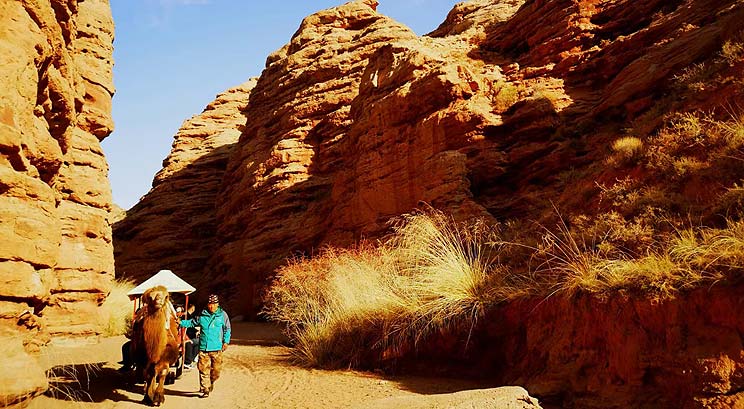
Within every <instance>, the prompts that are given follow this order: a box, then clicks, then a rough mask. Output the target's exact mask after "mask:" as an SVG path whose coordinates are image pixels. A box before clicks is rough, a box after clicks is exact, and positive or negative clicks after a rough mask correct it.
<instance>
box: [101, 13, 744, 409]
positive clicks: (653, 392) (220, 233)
mask: <svg viewBox="0 0 744 409" xmlns="http://www.w3.org/2000/svg"><path fill="white" fill-rule="evenodd" d="M375 7H376V2H375V1H356V2H352V3H349V4H346V5H344V6H340V7H337V8H333V9H330V10H325V11H321V12H319V13H316V14H314V15H312V16H309V17H307V18H306V19H305V20H304V21H303V22H302V24H301V26H300V28H299V29H298V31H297V32H296V33H295V35H294V36H293V37H292V39H291V40H290V42H289V43H288V44H287V45H286V46H285V47H283V48H282V49H280V50H278V51H277V52H276V53H274V54H272V55H271V56H269V58H268V59H267V65H266V69H265V70H264V72H263V74H262V75H261V77H260V78H259V79H258V80H257V82H256V84H255V88H253V89H252V90H250V100H248V95H246V96H244V101H245V102H244V103H241V104H237V105H236V106H235V107H233V108H232V109H235V111H233V113H232V115H233V116H232V119H231V120H230V121H225V122H223V123H222V124H223V125H219V126H223V128H220V129H222V130H220V129H218V128H214V129H213V130H211V131H210V134H212V133H215V134H218V133H219V132H222V131H224V132H229V133H230V134H231V135H232V136H233V138H234V139H232V141H231V142H230V143H225V144H224V145H219V147H217V148H216V149H214V150H211V149H205V147H208V146H209V144H204V145H202V143H203V142H202V141H208V140H209V138H208V137H207V138H201V139H200V138H192V137H191V136H190V132H191V131H188V130H189V129H190V128H189V125H188V124H186V125H185V127H184V128H183V129H182V131H181V132H179V134H178V135H177V136H176V141H175V142H174V150H173V151H172V153H171V156H169V159H167V160H166V169H164V170H163V172H161V173H160V174H159V176H158V177H157V178H156V181H155V183H154V187H153V190H152V191H151V192H150V194H148V196H146V197H145V199H144V200H143V201H142V202H140V203H139V204H138V205H137V206H135V208H133V209H132V210H130V212H129V214H128V216H127V219H125V220H124V221H122V222H121V223H119V224H118V225H117V226H116V227H115V239H116V247H117V260H116V263H117V269H118V270H119V271H126V272H127V273H129V274H135V275H136V274H143V275H147V274H148V273H149V272H151V271H154V270H156V269H158V268H161V267H171V268H172V269H174V270H179V269H180V271H179V273H181V274H184V275H186V276H187V277H200V276H201V277H202V281H201V283H208V285H207V286H206V287H208V288H210V289H212V290H216V291H218V292H220V293H222V294H223V295H224V296H225V299H226V300H227V303H228V304H229V307H228V308H230V309H231V311H233V314H242V313H247V314H254V313H255V312H256V311H257V309H258V308H259V307H260V301H261V300H260V294H261V291H262V289H263V287H264V286H265V285H266V279H267V278H268V277H270V276H271V274H272V272H273V271H274V269H275V268H276V267H277V266H278V265H280V264H281V263H283V262H284V260H285V259H286V258H287V257H288V256H291V255H292V254H296V253H298V252H303V253H306V254H309V253H312V251H313V250H314V249H317V248H318V247H320V246H323V245H337V246H343V245H346V244H349V243H351V242H353V241H354V240H356V239H359V238H361V237H368V238H369V237H377V236H379V235H380V234H382V233H384V232H385V230H386V223H387V222H388V220H389V219H390V218H391V217H394V216H397V215H400V214H401V213H405V212H409V211H411V210H413V209H415V208H417V207H420V206H422V205H423V204H424V203H427V204H430V205H432V206H434V207H436V208H439V209H442V210H445V211H447V212H449V213H451V214H454V215H455V216H456V217H457V218H460V219H466V218H471V217H475V216H477V217H483V218H486V219H489V220H492V221H502V220H509V219H533V220H534V219H537V220H540V219H541V218H543V217H545V216H546V214H552V213H553V212H554V210H553V206H554V205H555V206H556V207H559V208H560V209H561V210H564V211H566V209H567V211H568V212H571V213H577V214H590V215H591V214H593V213H600V212H603V211H608V210H612V211H618V212H620V213H621V214H622V217H625V218H627V219H628V220H635V219H634V218H636V217H638V216H639V215H640V214H641V213H642V212H643V211H645V210H648V209H656V210H659V209H661V211H666V212H670V213H674V214H686V215H691V216H690V217H691V218H695V219H697V218H699V219H701V220H707V221H713V223H715V220H718V221H720V218H721V215H722V214H729V213H728V212H729V211H732V210H734V211H739V210H740V206H741V205H740V203H741V201H739V202H736V201H735V200H733V202H732V203H734V204H733V206H734V207H731V206H732V205H731V203H727V202H726V201H727V200H729V201H731V200H730V199H731V197H730V195H729V193H730V192H732V191H736V186H738V185H737V184H738V183H740V181H741V180H742V179H744V169H743V168H741V166H740V163H739V162H740V160H741V158H740V156H736V155H739V154H737V153H735V155H734V156H731V155H728V157H727V156H726V155H724V156H720V157H717V158H714V157H713V156H710V152H712V151H713V150H715V149H718V148H717V147H716V146H714V145H715V144H712V143H710V142H709V141H705V140H701V138H703V137H701V135H703V134H700V133H698V134H695V135H692V137H691V142H690V143H691V144H693V145H690V146H682V147H680V148H679V152H682V153H683V154H684V155H688V156H684V157H682V156H680V158H679V159H680V161H678V162H674V166H672V168H674V167H675V166H680V167H682V168H680V169H681V170H680V169H677V170H676V171H677V172H678V174H676V175H671V176H670V175H669V174H666V173H664V171H662V170H659V169H660V168H661V167H664V166H668V164H665V163H666V162H664V161H667V162H668V161H669V160H670V159H669V158H668V156H669V154H668V152H667V151H665V150H664V149H666V148H665V147H664V146H663V144H664V142H663V141H664V139H663V133H664V132H665V129H667V128H670V127H671V128H674V127H675V126H677V125H675V121H674V120H670V118H676V117H675V115H679V114H680V113H685V112H695V111H700V112H707V113H708V114H709V115H710V118H709V119H705V121H708V122H705V121H703V123H708V124H713V123H714V122H715V121H718V123H720V121H725V120H727V119H726V118H727V116H731V115H732V114H731V113H730V112H727V111H730V110H731V107H734V109H740V107H742V106H744V93H743V92H742V89H744V88H742V87H741V78H743V77H744V61H743V59H742V57H743V56H744V53H743V52H739V54H737V52H736V51H731V47H729V49H728V51H726V50H727V48H726V47H727V45H726V44H734V45H736V44H739V46H741V44H743V43H744V34H743V33H742V29H741V25H740V23H739V22H740V21H742V19H744V5H742V4H741V3H740V2H735V1H723V0H719V1H708V0H686V1H685V0H677V1H673V2H662V1H656V0H647V1H645V0H644V1H635V2H629V1H609V0H607V1H601V0H600V1H580V0H551V1H527V2H521V1H505V2H495V1H487V0H478V1H471V2H466V3H462V4H458V5H457V6H455V8H454V9H453V10H452V12H450V13H449V15H448V16H447V18H446V20H445V21H444V23H443V24H442V25H441V26H440V27H439V28H437V29H436V30H435V31H433V32H432V33H431V34H429V35H428V36H424V37H418V36H416V35H414V34H413V33H412V32H411V31H410V30H408V29H407V28H406V27H404V26H401V25H400V24H398V23H396V22H394V21H392V20H390V19H388V18H386V17H384V16H381V15H379V14H377V13H376V11H375ZM735 49H736V48H735V47H734V50H735ZM246 91H247V90H246ZM736 107H738V108H736ZM238 111H240V112H239V114H238ZM206 112H208V111H205V113H206ZM221 115H231V114H229V113H228V112H225V113H224V114H221ZM733 115H736V113H734V114H733ZM196 118H199V117H196ZM243 118H245V119H244V120H243ZM241 121H242V125H244V126H239V125H241ZM210 126H211V125H210ZM215 126H217V125H215ZM236 129H240V130H241V133H240V135H239V136H238V132H237V131H235V130H236ZM627 135H632V136H635V137H637V138H639V139H642V141H643V143H644V146H645V147H646V149H648V150H649V151H650V152H651V153H653V154H656V155H658V156H657V157H653V158H652V159H654V160H660V161H661V162H659V163H652V164H638V163H633V162H629V163H621V164H617V163H616V162H612V159H613V158H612V155H613V153H612V149H611V146H612V142H613V141H614V140H616V139H618V138H619V137H621V136H627ZM660 135H661V136H660ZM703 139H704V138H703ZM737 146H739V145H737ZM737 149H738V148H737ZM213 151H214V153H213ZM679 152H675V153H673V154H680V153H679ZM664 155H667V157H664ZM680 155H681V154H680ZM183 156H187V157H188V158H189V159H188V160H186V161H183V162H182V163H184V164H189V165H190V167H189V166H186V167H185V169H184V167H183V166H182V165H178V166H175V165H174V163H175V162H174V159H172V158H177V157H183ZM212 156H215V157H218V158H219V159H213V158H212ZM659 158H661V159H659ZM664 158H666V159H664ZM662 159H663V160H662ZM704 161H708V162H704ZM690 163H691V164H693V165H695V166H698V165H697V164H699V163H702V164H703V165H699V166H698V167H697V168H694V169H693V168H691V167H689V166H691V165H689V164H690ZM685 164H688V165H685ZM737 164H738V165H737ZM174 166H175V167H174ZM684 166H688V168H684ZM690 169H692V170H690ZM724 169H725V171H724ZM680 172H681V173H680ZM622 180H630V181H631V182H629V183H631V188H632V189H635V190H629V188H627V186H625V185H623V184H622V183H620V182H619V181H622ZM623 183H624V182H623ZM218 185H219V186H218ZM612 189H615V190H614V191H615V193H616V194H617V195H618V196H622V195H625V196H622V199H623V200H625V201H626V203H623V204H621V205H617V204H615V202H616V201H617V200H616V199H618V198H617V197H615V198H609V199H608V196H607V195H608V194H609V193H608V192H612V191H613V190H612ZM622 189H626V190H622ZM633 195H635V196H633ZM727 195H729V196H727ZM193 197H198V200H199V203H192V202H191V198H193ZM630 197H635V199H632V200H631V199H629V198H630ZM727 197H728V198H727ZM173 198H175V199H173ZM187 198H189V200H186V199H187ZM734 199H735V198H734ZM633 200H634V202H633V203H630V202H631V201H633ZM171 201H173V202H175V203H179V205H178V206H174V205H173V202H171ZM737 203H738V204H737ZM736 206H738V208H736ZM176 207H177V208H178V211H177V212H176V210H175V208H176ZM644 209H645V210H644ZM721 209H723V210H725V211H722V210H721ZM171 211H173V212H175V213H174V214H177V216H175V215H174V216H164V215H165V214H167V213H169V212H171ZM191 223H196V225H198V226H202V228H203V230H199V229H191V228H190V227H189V226H191ZM190 230H196V231H197V234H194V235H192V233H191V232H190ZM164 232H171V233H167V234H172V236H169V237H170V238H169V239H168V240H160V237H161V236H160V235H162V234H164ZM195 238H198V240H196V239H195ZM182 242H184V243H191V244H190V245H184V244H183V243H182ZM195 243H199V244H198V245H196V244H195ZM185 249H188V250H185ZM162 260H166V261H167V263H165V264H167V265H163V261H162ZM138 270H149V271H138ZM737 288H738V287H724V288H722V289H717V290H716V292H715V294H714V295H711V297H713V296H715V297H719V298H720V299H722V300H723V301H721V302H717V303H712V304H711V305H707V304H706V295H705V294H706V293H705V292H704V291H702V290H699V291H695V292H692V293H691V294H687V295H684V297H682V298H680V299H678V300H675V301H670V302H665V303H663V304H660V305H658V306H657V305H656V304H655V301H653V302H652V301H648V300H643V299H641V300H635V299H626V298H623V297H624V296H618V297H617V298H616V299H615V298H614V299H611V300H610V301H606V300H599V299H593V298H591V297H587V299H584V298H579V299H555V300H548V301H547V302H544V301H543V300H536V301H535V302H534V303H532V304H531V302H530V301H528V302H526V303H525V304H512V305H508V306H505V307H504V308H503V309H501V310H498V311H495V312H494V315H493V322H501V321H502V320H503V322H505V323H506V324H505V326H504V327H498V326H496V325H492V326H489V325H485V326H484V327H483V328H481V329H480V330H479V331H481V332H479V334H478V336H480V337H482V338H478V339H477V341H478V340H480V342H482V345H481V346H482V348H480V350H481V351H490V353H491V355H489V356H488V357H487V358H488V359H486V360H483V361H482V362H485V363H487V364H489V365H490V364H493V365H494V368H491V369H490V372H489V370H485V371H486V372H487V373H490V374H493V375H497V376H499V377H501V378H502V379H503V380H504V381H508V382H518V383H520V384H523V385H526V386H527V387H528V388H529V390H530V391H537V393H538V394H539V395H541V396H548V397H551V398H552V399H554V400H556V401H557V402H562V403H565V404H571V403H573V404H576V405H578V406H587V407H605V406H603V404H605V403H606V402H607V399H610V400H613V402H615V403H617V405H619V406H620V407H622V405H640V406H643V405H646V406H648V407H654V405H661V406H670V405H673V402H674V399H675V398H676V397H679V398H680V399H682V400H683V401H684V402H683V404H684V405H687V406H689V407H727V405H736V404H740V403H738V402H739V398H738V396H739V393H738V391H739V390H740V389H741V382H740V379H742V376H741V373H742V372H741V368H742V356H743V355H742V353H741V350H742V348H741V344H742V340H741V335H740V333H741V330H740V328H741V324H740V322H739V320H738V318H736V317H732V316H731V314H730V313H724V311H723V310H726V309H727V308H728V309H732V310H736V309H737V308H738V302H737V301H736V299H737V298H736V294H737V291H738V290H737ZM706 309H707V310H706ZM567 311H574V312H575V317H566V316H565V315H566V314H567ZM618 311H619V312H618ZM719 312H720V314H718V313H719ZM616 314H619V315H616ZM667 315H669V318H664V317H666V316H667ZM688 317H689V320H688V321H685V319H686V318H688ZM615 319H617V322H615V321H614V320H615ZM556 320H559V322H560V325H558V324H555V322H554V321H556ZM719 321H720V322H719ZM593 324H597V325H596V326H594V325H593ZM599 324H602V325H599ZM621 334H624V335H621ZM555 337H557V338H555ZM554 338H555V339H554ZM494 340H499V341H498V342H501V343H503V345H502V348H501V349H493V348H490V349H489V348H488V347H487V345H489V343H492V342H494ZM445 341H446V340H445ZM616 344H617V345H616ZM440 346H441V345H440ZM436 347H437V345H435V348H436ZM444 349H445V350H446V348H444ZM474 349H475V350H479V349H478V348H477V347H476V348H474ZM503 351H506V352H503ZM435 352H436V350H435ZM439 352H441V349H439ZM509 354H512V355H509ZM685 356H688V357H689V359H688V358H684V359H681V360H680V359H679V357H685ZM674 371H678V372H679V373H678V372H674ZM689 371H694V372H695V373H696V374H698V375H694V376H692V375H689V373H690V372H689ZM520 374H521V375H520ZM700 374H702V375H700ZM665 382H666V383H668V384H665ZM636 398H638V399H636ZM613 404H614V403H613ZM706 405H707V406H706Z"/></svg>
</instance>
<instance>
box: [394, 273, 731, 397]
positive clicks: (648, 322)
mask: <svg viewBox="0 0 744 409" xmlns="http://www.w3.org/2000/svg"><path fill="white" fill-rule="evenodd" d="M742 290H744V287H742V285H741V284H739V285H736V286H731V287H728V286H716V287H713V288H701V289H698V290H695V291H692V292H690V293H688V294H685V296H684V297H679V298H677V299H667V300H663V301H659V300H649V299H637V298H632V297H627V296H622V295H616V296H612V297H609V298H605V299H598V298H596V297H591V296H583V297H578V298H573V299H567V298H564V297H557V296H556V297H551V298H547V299H544V300H543V299H539V300H533V301H524V302H515V303H511V304H509V305H507V306H504V307H499V308H496V309H494V310H493V311H491V312H489V313H488V314H487V315H486V316H484V317H483V318H482V319H481V320H480V321H479V323H478V325H477V326H476V328H474V329H473V331H472V333H471V336H470V338H469V340H466V337H465V336H456V337H448V336H440V337H438V339H435V340H432V342H427V343H426V345H422V346H421V348H420V349H419V351H418V357H417V360H418V362H416V363H412V362H406V363H400V365H401V366H408V365H410V368H409V369H413V368H414V367H415V365H421V362H422V361H424V362H430V363H435V365H443V363H447V362H449V363H452V362H454V361H458V362H457V365H461V367H460V371H462V372H463V374H465V373H467V374H469V375H471V376H478V377H486V378H493V379H496V380H497V382H499V383H500V384H505V385H509V384H516V385H522V386H523V387H525V388H526V389H527V390H529V391H530V394H532V395H533V396H538V397H540V401H541V402H542V403H543V404H546V405H548V406H549V407H550V405H558V407H577V408H720V409H724V408H737V407H741V405H742V404H744V394H743V393H742V388H743V387H744V355H743V354H742V350H743V349H744V347H743V346H742V336H741V334H742V333H743V332H742V330H743V329H744V319H742V316H741V314H740V311H741V308H742V307H744V306H743V305H742V303H743V301H742V299H741V296H740V294H741V291H742ZM423 367H425V368H427V369H426V370H427V371H428V373H431V371H432V369H431V366H427V365H423ZM447 370H448V371H449V373H452V367H448V368H447Z"/></svg>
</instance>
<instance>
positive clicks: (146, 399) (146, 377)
mask: <svg viewBox="0 0 744 409" xmlns="http://www.w3.org/2000/svg"><path fill="white" fill-rule="evenodd" d="M152 369H153V368H152V364H151V363H148V364H147V365H145V369H144V370H143V371H142V372H143V375H144V381H145V382H144V383H145V386H144V389H143V391H142V393H143V394H144V395H145V396H144V397H143V398H142V401H143V402H145V403H147V404H151V403H152V394H151V392H150V389H151V385H152V381H153V377H152V376H150V372H151V371H152Z"/></svg>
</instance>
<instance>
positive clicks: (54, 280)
mask: <svg viewBox="0 0 744 409" xmlns="http://www.w3.org/2000/svg"><path fill="white" fill-rule="evenodd" d="M112 42H113V22H112V20H111V11H110V9H109V5H108V2H107V1H106V0H86V1H82V0H81V1H76V0H52V1H40V0H24V1H3V2H1V3H0V55H1V56H2V61H3V63H2V64H0V83H2V87H0V89H1V91H0V214H1V215H0V236H1V237H2V240H0V336H2V337H3V341H2V342H3V343H4V344H8V343H9V344H18V345H21V344H22V345H23V346H24V350H25V351H27V352H38V351H39V349H40V347H41V346H42V345H43V344H44V343H46V342H48V341H49V340H52V341H58V342H63V341H65V340H67V339H81V338H90V337H93V336H96V335H97V334H98V333H99V332H100V328H99V326H100V325H99V322H98V321H99V318H98V313H97V306H98V305H100V304H101V303H102V302H103V300H104V299H105V297H106V294H107V293H108V288H109V285H110V281H111V279H112V278H113V274H114V262H113V261H114V260H113V246H112V244H111V228H110V226H109V223H108V213H109V210H110V207H111V191H110V187H109V183H108V178H107V172H108V164H107V163H106V159H105V158H104V156H103V151H102V150H101V146H100V141H101V140H103V138H105V137H106V136H107V135H108V134H109V133H111V131H112V128H113V122H112V119H111V96H112V95H113V92H114V86H113V83H112V71H111V70H112V64H113V62H112V51H113V45H112ZM8 350H9V351H16V350H17V351H21V350H22V349H21V348H20V347H19V348H15V347H9V348H8ZM5 359H6V360H14V359H15V358H13V357H9V356H6V357H5ZM25 360H26V358H21V357H19V358H18V362H25ZM29 362H31V363H32V362H33V360H31V361H29ZM40 371H41V369H39V368H34V366H33V365H31V364H29V366H28V367H27V369H26V371H25V372H24V373H25V374H27V375H28V377H27V378H26V380H27V381H28V380H35V381H33V382H25V383H23V384H21V383H18V382H17V379H15V380H13V379H6V378H5V377H3V378H2V384H0V401H2V403H12V402H13V401H16V400H22V399H24V398H25V397H26V396H28V395H33V394H37V393H39V392H40V391H43V390H44V389H45V388H46V378H45V376H44V374H43V372H40ZM19 373H20V372H16V373H15V378H17V377H18V374H19ZM37 375H38V376H37ZM9 382H10V383H9ZM6 391H7V392H6Z"/></svg>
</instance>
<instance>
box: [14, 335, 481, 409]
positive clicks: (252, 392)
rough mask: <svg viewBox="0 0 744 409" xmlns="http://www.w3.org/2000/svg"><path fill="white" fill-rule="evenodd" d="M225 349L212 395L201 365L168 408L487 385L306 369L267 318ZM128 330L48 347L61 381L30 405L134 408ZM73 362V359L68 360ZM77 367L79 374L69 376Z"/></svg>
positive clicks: (402, 394)
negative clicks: (125, 346) (125, 357)
mask: <svg viewBox="0 0 744 409" xmlns="http://www.w3.org/2000/svg"><path fill="white" fill-rule="evenodd" d="M233 331H234V335H233V341H232V345H231V346H230V348H229V349H228V350H227V352H226V353H225V362H224V369H223V372H222V376H221V378H220V380H219V381H217V383H216V384H215V389H214V392H213V393H212V395H211V396H210V397H209V398H207V399H201V398H198V394H197V392H196V391H198V389H199V381H198V371H197V370H196V369H194V370H191V371H187V372H185V373H184V375H183V376H182V377H181V378H180V379H178V380H177V381H176V382H175V384H173V385H167V386H166V388H165V391H166V397H165V404H164V405H163V406H162V407H163V408H166V409H168V408H174V409H175V408H179V409H183V408H202V407H205V408H206V407H209V408H257V409H258V408H308V409H310V408H318V409H332V408H354V407H364V408H375V407H380V408H383V407H390V406H389V404H390V403H391V402H393V401H399V402H403V401H406V402H408V404H406V407H410V403H411V401H412V399H416V397H417V396H420V397H422V395H432V394H441V393H451V392H455V391H459V390H465V389H476V388H479V387H481V388H482V387H485V385H478V384H475V383H472V382H467V381H459V380H450V379H442V378H414V377H400V378H398V377H396V378H383V377H381V376H377V375H375V374H368V373H362V372H356V371H324V370H315V369H304V368H300V367H297V366H293V365H291V364H289V363H288V362H287V361H286V359H285V358H286V354H287V349H286V348H285V347H282V346H280V345H278V342H279V341H281V339H282V338H281V334H280V333H279V331H278V330H277V328H276V327H274V326H272V325H269V324H256V323H235V324H234V327H233ZM124 341H125V338H124V337H115V338H107V339H104V340H103V341H102V342H101V343H100V344H98V345H91V346H86V347H75V348H70V347H67V348H64V347H55V348H50V350H49V351H48V352H47V354H46V356H45V357H44V359H45V360H46V362H47V363H48V364H50V366H53V365H58V366H56V367H55V371H56V372H57V373H58V374H60V375H61V376H60V378H59V382H54V383H53V388H52V389H51V390H50V393H49V395H51V396H41V397H39V398H37V399H35V400H34V401H33V402H32V403H31V405H30V406H29V407H30V408H31V409H48V408H93V407H95V408H133V407H145V406H144V405H142V404H141V403H140V400H141V399H142V386H141V385H132V384H131V382H130V377H129V376H128V375H123V374H120V373H118V372H117V371H116V368H118V367H119V365H118V364H117V363H116V362H118V361H119V360H120V359H121V357H120V347H121V344H122V343H123V342H124ZM69 362H76V363H77V364H76V365H74V366H70V365H65V364H67V363H69ZM73 375H76V376H77V379H78V382H71V381H70V380H71V379H72V378H73ZM416 400H417V399H416Z"/></svg>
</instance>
